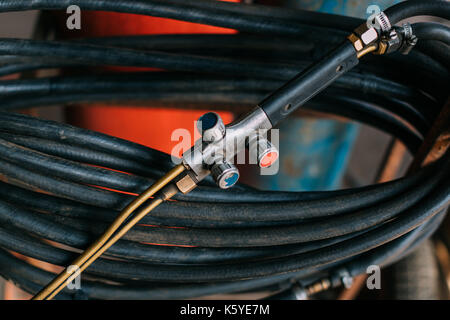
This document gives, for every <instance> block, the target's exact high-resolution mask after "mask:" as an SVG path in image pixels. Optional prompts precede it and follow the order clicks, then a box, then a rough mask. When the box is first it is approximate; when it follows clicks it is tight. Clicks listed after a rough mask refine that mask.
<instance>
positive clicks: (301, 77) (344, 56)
mask: <svg viewBox="0 0 450 320" xmlns="http://www.w3.org/2000/svg"><path fill="white" fill-rule="evenodd" d="M357 64H358V57H357V52H356V50H355V48H354V46H353V44H352V43H351V42H350V41H348V40H347V41H345V42H344V43H343V44H341V45H340V46H339V47H337V48H336V49H335V50H333V51H332V52H330V53H329V54H328V55H326V56H325V57H323V58H322V59H321V60H320V61H318V62H317V63H314V64H313V65H311V66H310V67H308V68H307V69H305V70H304V71H302V72H301V73H300V74H298V75H297V76H296V77H295V78H293V79H292V80H291V81H289V82H288V83H286V84H285V85H284V86H282V87H281V88H280V89H278V90H276V91H275V92H274V93H272V94H271V95H270V96H268V97H267V98H266V99H264V100H263V101H262V102H261V103H260V104H259V106H260V107H261V108H262V109H263V110H264V112H265V113H266V114H267V116H268V118H269V119H270V122H271V123H272V126H273V127H274V126H276V125H277V124H278V123H279V122H280V121H282V120H283V119H284V118H286V117H287V116H289V115H290V114H291V113H292V112H294V111H295V110H297V109H298V108H299V107H300V106H302V105H303V104H304V103H305V102H307V101H308V100H310V99H311V98H313V97H314V96H315V95H316V94H318V93H319V92H321V91H322V90H323V89H325V88H326V87H328V86H329V85H330V84H331V83H332V82H333V81H334V80H336V79H337V78H338V77H340V76H341V75H343V74H344V73H346V72H347V71H349V70H350V69H352V68H353V67H354V66H356V65H357Z"/></svg>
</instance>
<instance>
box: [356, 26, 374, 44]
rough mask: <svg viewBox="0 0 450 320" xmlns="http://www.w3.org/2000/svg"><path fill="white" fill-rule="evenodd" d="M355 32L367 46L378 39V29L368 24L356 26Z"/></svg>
mask: <svg viewBox="0 0 450 320" xmlns="http://www.w3.org/2000/svg"><path fill="white" fill-rule="evenodd" d="M355 34H356V35H358V37H359V38H360V39H361V41H362V42H363V44H364V45H365V46H366V45H368V44H370V43H372V42H374V41H375V40H377V39H378V32H377V29H375V28H374V27H370V28H369V27H368V26H367V25H366V24H362V25H360V26H359V27H358V28H356V29H355Z"/></svg>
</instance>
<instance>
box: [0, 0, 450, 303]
mask: <svg viewBox="0 0 450 320" xmlns="http://www.w3.org/2000/svg"><path fill="white" fill-rule="evenodd" d="M69 2H70V3H69ZM72 4H77V5H80V6H81V8H82V9H85V10H86V9H92V10H94V9H95V10H98V9H101V10H106V11H118V12H128V13H138V14H148V15H152V16H160V17H168V18H175V19H180V20H185V21H191V22H200V23H206V24H211V25H216V26H222V27H229V28H235V29H238V30H240V31H245V32H247V33H248V34H237V35H167V36H137V37H133V36H131V37H111V38H99V39H85V40H83V39H82V40H76V41H72V42H48V41H31V40H17V39H0V54H1V55H0V75H9V74H12V73H17V72H24V71H29V70H39V69H46V68H58V69H69V68H71V71H72V72H75V73H78V74H76V75H72V76H64V77H51V78H39V79H38V78H36V79H21V80H3V81H1V82H0V98H1V104H0V106H1V108H2V110H3V111H2V112H0V174H1V176H2V178H3V181H4V182H1V183H0V221H1V227H0V247H1V248H3V249H1V251H0V274H1V275H2V276H4V277H5V278H7V279H11V280H13V281H14V282H15V283H17V284H18V285H19V286H21V287H22V288H23V289H25V290H27V291H29V292H31V293H35V292H36V291H38V290H39V289H40V288H41V287H42V286H44V285H45V284H46V283H47V282H49V281H50V280H51V278H52V277H53V275H52V274H50V273H48V272H45V271H43V270H40V269H37V268H35V267H33V266H31V265H28V264H27V263H25V262H23V261H21V260H18V259H17V258H15V257H13V256H12V255H10V254H9V253H8V252H7V251H8V250H9V251H14V252H19V253H21V254H23V255H25V256H28V257H32V258H36V259H39V260H42V261H46V262H49V263H52V264H55V265H61V266H65V265H67V264H68V263H70V261H71V260H72V259H73V258H74V256H75V255H76V254H75V253H74V250H72V249H70V248H75V249H83V248H86V247H87V246H88V245H89V243H90V242H91V241H93V240H94V239H95V237H96V235H98V233H99V232H101V231H102V230H103V229H104V228H105V226H106V225H107V223H108V222H111V221H112V219H113V218H114V216H115V215H116V214H117V213H118V212H119V210H120V209H122V208H123V207H124V206H125V205H126V204H127V203H128V202H129V201H130V200H131V199H132V198H133V196H132V195H129V194H130V193H132V194H137V193H139V192H142V191H143V190H145V188H147V187H148V186H149V185H150V184H151V183H152V181H153V180H154V179H156V178H157V177H159V176H161V174H163V172H164V171H166V170H167V169H168V168H170V167H171V166H172V163H171V158H170V156H168V155H166V154H162V153H160V152H158V151H155V150H152V149H149V148H146V147H144V146H141V145H138V144H135V143H132V142H129V141H124V140H121V139H118V138H113V137H110V136H107V135H104V134H100V133H95V132H92V131H88V130H84V129H80V128H75V127H72V126H69V125H65V124H61V123H56V122H52V121H46V120H39V119H36V118H32V117H29V116H24V115H20V114H15V113H10V112H5V111H7V110H14V109H21V108H27V107H37V106H46V105H51V104H61V103H77V102H86V103H90V102H97V101H114V102H116V103H117V102H121V101H125V102H126V103H128V104H129V103H130V101H136V102H139V103H141V104H147V103H149V104H152V105H155V104H158V103H160V104H164V103H167V102H170V104H171V105H175V106H178V107H180V108H181V107H183V106H184V105H185V104H186V103H188V104H189V105H193V106H195V105H198V106H210V105H214V104H217V105H219V106H222V105H224V104H225V105H227V106H228V107H229V106H231V109H229V110H235V111H236V112H242V108H243V106H244V107H250V106H252V105H254V104H256V103H258V102H259V101H260V100H261V99H263V98H264V96H265V95H267V94H269V93H270V92H271V91H272V90H274V89H276V88H277V87H279V86H280V84H282V83H283V82H284V81H286V80H288V79H289V78H290V77H292V76H293V75H295V74H296V73H297V72H298V71H300V70H301V69H302V68H304V67H306V66H307V65H308V63H310V62H311V61H313V60H316V59H318V58H320V57H321V56H323V55H324V54H325V53H326V52H327V50H328V49H330V48H332V47H333V46H334V45H335V44H336V43H337V42H340V41H342V39H343V38H344V37H345V36H346V35H347V34H348V32H350V31H351V30H352V29H353V28H355V27H356V26H357V25H358V24H360V23H362V22H363V21H361V20H359V19H354V18H347V17H336V16H331V15H326V14H320V13H311V12H303V11H292V10H289V11H286V10H284V9H281V8H270V7H264V6H250V5H243V4H234V3H225V2H216V1H209V0H196V1H190V0H188V1H187V0H168V1H164V2H160V1H123V0H122V1H112V0H111V1H95V0H89V1H87V0H84V1H73V0H71V1H56V0H55V1H49V0H34V1H25V0H23V1H20V0H19V1H18V0H15V1H3V2H1V3H0V12H5V11H14V10H29V9H65V8H66V7H67V6H68V5H72ZM448 10H449V6H448V4H446V3H444V2H443V1H426V2H416V1H408V2H406V3H402V4H400V5H397V6H394V7H392V8H391V9H389V10H387V11H386V12H387V14H388V16H389V17H390V18H391V20H392V21H393V23H396V22H398V21H399V20H401V19H403V18H407V17H409V16H414V15H419V14H420V15H423V14H426V15H436V16H440V17H443V18H448ZM413 30H414V32H415V34H416V35H417V36H418V37H419V45H418V47H417V48H415V49H414V50H413V52H411V54H409V55H408V56H400V55H392V56H387V57H366V58H367V59H364V60H363V61H361V62H362V63H361V64H360V66H359V67H358V68H357V69H355V70H354V71H352V72H350V73H348V74H346V75H345V76H343V77H342V78H340V79H339V80H338V81H336V82H335V83H334V84H333V86H332V87H331V88H329V89H327V90H326V91H324V92H323V93H322V94H320V95H319V96H317V97H316V98H315V99H313V100H312V101H311V102H310V103H308V104H307V105H306V106H305V107H306V108H308V109H311V110H315V111H319V112H325V113H332V114H336V115H340V116H344V117H347V118H349V119H351V120H354V121H357V122H361V123H366V124H369V125H371V126H374V127H376V128H378V129H380V130H382V131H384V132H386V133H388V134H391V135H392V136H394V137H397V138H398V139H400V140H401V141H402V142H403V143H404V144H405V145H406V146H407V147H408V149H409V150H410V151H411V152H412V153H415V152H416V151H417V150H418V148H419V147H420V145H421V143H422V141H423V139H424V137H425V136H426V135H427V133H428V131H429V130H430V128H431V126H432V124H433V122H434V121H435V119H436V116H437V115H438V114H439V112H440V110H441V108H442V106H443V105H444V103H445V101H446V99H447V95H448V80H449V74H448V65H449V62H450V61H449V59H448V57H447V55H446V54H445V49H446V48H447V47H446V46H447V45H448V43H449V41H450V39H449V36H448V35H449V32H448V28H446V27H444V26H442V25H436V24H431V23H426V24H423V23H419V24H414V25H413ZM268 33H271V34H277V37H276V40H274V41H271V42H268V41H267V34H268ZM272 38H273V36H272ZM422 41H425V42H426V44H427V45H420V43H421V42H422ZM428 44H429V45H428ZM103 65H121V66H134V67H156V68H161V69H165V72H151V73H148V72H142V73H138V74H136V73H134V74H124V73H121V74H117V73H116V74H114V73H104V72H103V73H100V72H97V73H96V72H95V71H92V70H90V69H89V67H91V66H103ZM73 67H76V68H73ZM167 71H170V72H167ZM449 162H450V156H449V155H445V156H444V157H443V158H442V159H441V160H439V161H438V162H437V163H435V164H432V165H430V166H428V167H426V168H423V169H421V170H420V171H418V172H416V173H415V174H413V175H410V176H408V177H405V178H402V179H399V180H396V181H391V182H388V183H383V184H378V185H371V186H366V187H362V188H356V189H347V190H338V191H328V192H300V193H299V192H272V191H259V190H255V189H253V188H250V187H247V186H244V185H238V186H236V187H235V188H234V189H232V190H229V191H227V192H223V191H221V190H219V189H217V188H216V187H215V186H214V185H213V184H212V182H211V180H207V181H205V182H204V183H202V185H201V186H200V187H199V188H198V189H196V190H194V191H193V192H192V193H190V194H188V195H178V196H177V198H176V200H177V201H176V202H171V203H167V204H163V205H162V206H160V207H159V208H157V209H156V210H155V211H154V213H152V215H151V216H147V217H145V218H144V220H142V225H140V226H137V227H135V228H134V229H132V230H131V231H130V232H129V233H128V234H127V235H126V236H125V237H124V238H123V239H122V240H120V241H119V242H118V243H117V244H116V245H114V246H113V247H112V248H110V249H109V250H108V251H107V254H106V255H104V256H103V257H102V258H101V259H99V260H98V261H96V262H95V263H94V264H93V265H92V266H91V267H90V268H89V269H88V270H87V272H86V274H87V275H89V281H83V288H82V290H81V291H78V292H77V293H75V294H74V293H73V292H71V291H65V292H64V293H63V294H62V295H61V296H60V298H63V299H70V298H76V299H83V298H93V299H119V298H121V299H150V298H154V299H161V298H190V297H197V296H203V295H208V294H215V293H231V292H239V291H252V290H254V291H257V290H261V289H268V290H280V289H285V288H288V287H289V284H290V283H291V282H292V279H296V280H298V281H300V282H305V283H307V282H310V281H312V280H313V279H315V278H317V277H319V276H323V275H324V274H328V275H330V277H333V276H335V275H336V272H337V270H340V269H342V268H346V269H347V270H348V271H349V272H350V273H351V274H352V275H357V274H359V273H361V272H364V271H365V268H366V266H367V265H370V264H381V265H384V264H388V263H392V262H394V261H396V260H397V259H399V258H401V257H402V256H403V255H405V254H406V253H408V252H410V251H411V250H413V249H414V248H415V247H416V246H417V245H419V244H420V243H421V242H422V241H423V240H424V239H426V238H427V237H429V236H430V235H431V234H432V233H433V231H434V230H435V229H436V228H437V227H438V225H439V223H440V222H441V221H442V219H443V218H444V216H445V213H446V212H445V211H446V208H447V206H448V205H449V202H450V196H449V194H450V179H449V178H450V177H449V174H450V172H449V168H450V166H449ZM122 172H126V173H122ZM99 187H101V188H99ZM112 190H116V191H122V192H126V193H127V194H125V193H119V192H115V191H112ZM43 192H44V193H43ZM174 227H176V228H174ZM46 240H51V241H53V242H51V243H50V242H48V241H46ZM54 243H59V244H64V245H65V247H63V248H61V247H58V246H55V245H54ZM148 243H151V244H148ZM154 244H165V245H175V246H161V245H154ZM117 258H120V259H117ZM104 280H108V281H109V284H105V282H104ZM111 281H112V282H111ZM111 283H114V284H111Z"/></svg>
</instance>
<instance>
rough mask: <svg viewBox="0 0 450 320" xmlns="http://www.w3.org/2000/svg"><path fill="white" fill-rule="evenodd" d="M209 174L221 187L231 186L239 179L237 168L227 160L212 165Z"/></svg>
mask: <svg viewBox="0 0 450 320" xmlns="http://www.w3.org/2000/svg"><path fill="white" fill-rule="evenodd" d="M211 175H212V177H213V178H214V180H215V181H216V183H217V185H218V186H219V187H220V188H221V189H228V188H231V187H232V186H234V185H235V184H236V183H237V182H238V180H239V170H238V169H237V168H236V167H235V166H234V165H232V164H230V163H228V162H222V163H216V164H215V165H213V166H212V168H211Z"/></svg>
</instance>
